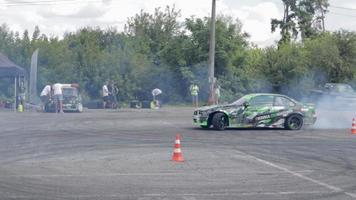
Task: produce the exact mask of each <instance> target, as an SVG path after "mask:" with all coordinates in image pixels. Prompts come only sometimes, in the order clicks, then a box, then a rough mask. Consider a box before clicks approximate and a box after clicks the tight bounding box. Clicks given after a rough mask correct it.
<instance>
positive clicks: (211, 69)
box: [208, 0, 216, 105]
mask: <svg viewBox="0 0 356 200" xmlns="http://www.w3.org/2000/svg"><path fill="white" fill-rule="evenodd" d="M215 10H216V0H212V9H211V21H210V39H209V61H208V62H209V63H208V64H209V84H210V88H209V99H208V105H213V104H214V102H215V92H214V88H215V74H214V71H215V66H214V64H215V20H216V19H215V18H216V17H215V15H216V14H215Z"/></svg>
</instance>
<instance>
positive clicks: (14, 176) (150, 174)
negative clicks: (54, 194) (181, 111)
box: [0, 173, 181, 178]
mask: <svg viewBox="0 0 356 200" xmlns="http://www.w3.org/2000/svg"><path fill="white" fill-rule="evenodd" d="M108 176H181V174H180V173H107V174H28V175H8V176H6V175H4V176H0V178H20V177H21V178H36V177H108Z"/></svg>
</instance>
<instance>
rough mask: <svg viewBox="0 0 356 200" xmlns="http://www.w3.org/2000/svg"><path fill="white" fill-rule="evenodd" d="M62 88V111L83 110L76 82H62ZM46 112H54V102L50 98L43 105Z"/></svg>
mask: <svg viewBox="0 0 356 200" xmlns="http://www.w3.org/2000/svg"><path fill="white" fill-rule="evenodd" d="M62 89H63V111H64V112H83V104H82V99H81V96H80V94H79V91H78V85H77V84H62ZM45 111H46V112H56V102H55V101H54V100H53V99H50V100H49V101H48V103H47V104H46V105H45Z"/></svg>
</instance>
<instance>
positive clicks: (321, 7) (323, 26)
mask: <svg viewBox="0 0 356 200" xmlns="http://www.w3.org/2000/svg"><path fill="white" fill-rule="evenodd" d="M318 3H319V9H320V12H321V24H322V29H323V33H324V32H325V13H324V9H323V2H322V0H318Z"/></svg>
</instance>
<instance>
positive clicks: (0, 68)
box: [0, 53, 26, 110]
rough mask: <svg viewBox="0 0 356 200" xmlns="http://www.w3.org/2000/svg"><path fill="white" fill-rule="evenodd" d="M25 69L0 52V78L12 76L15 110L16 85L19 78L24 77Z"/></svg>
mask: <svg viewBox="0 0 356 200" xmlns="http://www.w3.org/2000/svg"><path fill="white" fill-rule="evenodd" d="M25 75H26V71H25V70H24V69H23V68H22V67H20V66H18V65H16V64H15V63H13V62H12V61H11V60H9V59H8V58H7V57H6V56H5V55H4V54H2V53H0V78H4V77H7V78H14V97H15V101H14V102H15V106H14V109H15V110H16V105H17V104H16V101H17V87H18V81H19V80H20V79H21V78H23V79H24V78H25Z"/></svg>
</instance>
